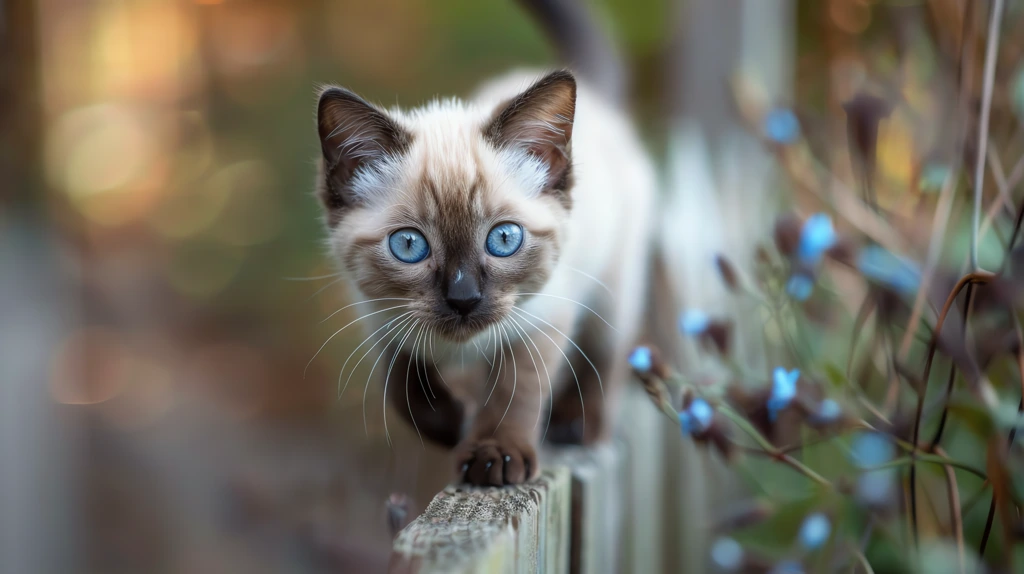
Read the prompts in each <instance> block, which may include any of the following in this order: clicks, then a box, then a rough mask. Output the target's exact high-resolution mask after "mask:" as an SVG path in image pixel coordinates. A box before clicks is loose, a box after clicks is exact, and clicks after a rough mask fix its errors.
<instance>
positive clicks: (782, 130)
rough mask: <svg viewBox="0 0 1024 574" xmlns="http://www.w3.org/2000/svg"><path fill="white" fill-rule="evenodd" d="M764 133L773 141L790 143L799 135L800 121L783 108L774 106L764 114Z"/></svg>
mask: <svg viewBox="0 0 1024 574" xmlns="http://www.w3.org/2000/svg"><path fill="white" fill-rule="evenodd" d="M763 128H764V135H765V136H767V137H768V139H770V140H772V141H773V142H775V143H780V144H791V143H793V142H795V141H796V140H797V139H798V138H799V137H800V121H799V120H797V119H796V115H795V114H794V113H793V112H792V111H790V110H787V109H785V108H776V109H774V110H772V111H770V112H768V113H767V114H766V115H765V116H764V126H763Z"/></svg>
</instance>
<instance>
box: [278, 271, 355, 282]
mask: <svg viewBox="0 0 1024 574" xmlns="http://www.w3.org/2000/svg"><path fill="white" fill-rule="evenodd" d="M338 275H341V271H339V272H337V273H331V274H330V275H317V276H315V277H282V278H281V279H283V280H285V281H319V280H321V279H330V278H331V277H337V276H338Z"/></svg>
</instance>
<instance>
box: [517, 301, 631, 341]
mask: <svg viewBox="0 0 1024 574" xmlns="http://www.w3.org/2000/svg"><path fill="white" fill-rule="evenodd" d="M520 295H536V296H538V297H552V298H554V299H561V300H562V301H568V302H569V303H575V304H577V305H579V306H580V307H583V308H584V309H586V310H587V311H590V312H591V313H593V314H594V316H595V317H597V318H598V319H600V320H601V321H602V322H603V323H604V324H605V325H608V328H609V329H611V330H612V331H615V332H616V333H618V332H619V330H618V329H616V328H615V327H614V326H613V325H612V324H611V323H609V322H608V321H606V320H605V318H604V317H602V316H601V314H600V313H598V312H597V311H595V310H593V309H591V308H590V307H587V306H586V305H584V304H583V303H580V302H579V301H577V300H575V299H570V298H568V297H562V296H561V295H552V294H550V293H520Z"/></svg>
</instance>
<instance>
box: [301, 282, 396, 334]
mask: <svg viewBox="0 0 1024 574" xmlns="http://www.w3.org/2000/svg"><path fill="white" fill-rule="evenodd" d="M327 286H328V287H330V286H331V284H330V283H329V284H328V285H327ZM313 297H316V294H314V295H313ZM310 299H312V297H310ZM412 300H413V299H409V298H405V297H381V298H379V299H367V300H366V301H356V302H355V303H349V304H348V305H345V306H344V307H342V308H341V309H338V310H337V311H335V312H333V313H331V314H330V315H328V316H326V317H324V319H323V320H322V321H320V323H321V324H322V323H326V322H327V320H328V319H330V318H331V317H333V316H335V315H337V314H338V313H341V312H342V311H344V310H345V309H348V308H349V307H355V306H356V305H362V304H364V303H376V302H377V301H412ZM405 306H406V307H408V305H405Z"/></svg>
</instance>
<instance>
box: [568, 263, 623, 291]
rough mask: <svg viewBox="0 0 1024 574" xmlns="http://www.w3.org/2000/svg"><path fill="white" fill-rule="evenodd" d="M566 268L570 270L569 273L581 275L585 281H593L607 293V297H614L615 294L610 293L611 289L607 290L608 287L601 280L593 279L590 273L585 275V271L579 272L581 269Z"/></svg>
mask: <svg viewBox="0 0 1024 574" xmlns="http://www.w3.org/2000/svg"><path fill="white" fill-rule="evenodd" d="M568 267H569V270H570V271H575V272H576V273H579V274H580V275H582V276H584V277H586V278H587V279H591V280H593V281H594V282H595V283H597V284H598V285H600V286H601V288H602V289H604V290H605V291H607V292H608V294H609V295H611V296H612V297H614V296H615V293H613V292H612V290H611V289H609V288H608V286H607V285H605V284H604V281H601V280H600V279H598V278H597V277H594V276H593V275H591V274H590V273H587V272H586V271H583V270H581V269H576V268H575V267H571V266H568Z"/></svg>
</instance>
